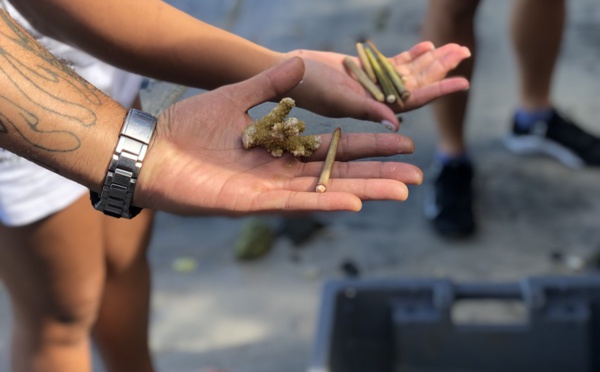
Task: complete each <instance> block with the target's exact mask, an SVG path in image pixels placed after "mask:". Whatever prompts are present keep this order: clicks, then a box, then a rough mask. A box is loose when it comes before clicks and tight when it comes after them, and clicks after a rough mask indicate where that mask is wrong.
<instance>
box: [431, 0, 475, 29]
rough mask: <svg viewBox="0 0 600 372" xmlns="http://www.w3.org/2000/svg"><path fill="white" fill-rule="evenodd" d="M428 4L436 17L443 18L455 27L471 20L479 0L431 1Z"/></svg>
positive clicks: (466, 23)
mask: <svg viewBox="0 0 600 372" xmlns="http://www.w3.org/2000/svg"><path fill="white" fill-rule="evenodd" d="M430 4H431V5H430V6H432V7H435V8H434V9H433V12H434V14H437V17H436V18H437V19H438V20H439V19H443V20H446V21H447V22H449V23H451V24H452V25H453V26H455V27H460V26H465V25H468V24H471V23H472V22H473V18H474V17H475V12H476V11H477V6H478V5H479V0H460V1H456V0H447V1H435V0H434V1H431V2H430Z"/></svg>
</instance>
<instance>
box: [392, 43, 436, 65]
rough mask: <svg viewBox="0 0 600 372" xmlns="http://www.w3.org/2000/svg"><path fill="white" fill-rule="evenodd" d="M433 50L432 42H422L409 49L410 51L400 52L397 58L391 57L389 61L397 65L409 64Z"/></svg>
mask: <svg viewBox="0 0 600 372" xmlns="http://www.w3.org/2000/svg"><path fill="white" fill-rule="evenodd" d="M434 49H435V46H434V45H433V43H432V42H430V41H423V42H420V43H419V44H417V45H415V46H413V47H412V48H410V50H407V51H406V52H402V53H400V54H398V55H397V56H395V57H392V58H391V60H392V62H393V63H395V64H398V65H401V64H406V63H410V62H411V61H414V60H415V59H417V58H419V57H420V56H421V55H423V54H425V53H427V52H430V51H432V50H434Z"/></svg>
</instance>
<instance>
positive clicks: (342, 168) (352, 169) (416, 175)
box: [296, 161, 423, 185]
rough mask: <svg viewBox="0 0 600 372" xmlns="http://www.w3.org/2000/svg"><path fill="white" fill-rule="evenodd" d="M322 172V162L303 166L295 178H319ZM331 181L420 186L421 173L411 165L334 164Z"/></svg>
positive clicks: (366, 162)
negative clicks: (388, 182) (348, 180)
mask: <svg viewBox="0 0 600 372" xmlns="http://www.w3.org/2000/svg"><path fill="white" fill-rule="evenodd" d="M322 170H323V163H322V162H312V163H306V164H304V165H303V166H302V167H301V168H300V169H299V170H298V173H297V174H296V177H319V175H320V174H321V171H322ZM330 177H331V179H338V178H346V179H371V178H372V179H389V180H395V181H400V182H402V183H405V184H409V185H420V184H421V183H422V182H423V172H422V171H421V169H419V168H418V167H416V166H414V165H412V164H406V163H399V162H375V161H361V162H352V163H346V162H335V163H334V165H333V168H332V169H331V176H330Z"/></svg>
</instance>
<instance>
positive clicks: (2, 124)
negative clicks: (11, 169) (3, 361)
mask: <svg viewBox="0 0 600 372" xmlns="http://www.w3.org/2000/svg"><path fill="white" fill-rule="evenodd" d="M0 47H1V50H2V53H1V54H0V86H1V87H2V89H0V147H2V148H5V149H7V150H9V151H12V152H14V153H16V154H18V155H21V156H23V157H25V158H27V159H29V160H31V161H33V162H36V163H38V164H40V165H42V166H44V167H46V168H49V169H51V170H52V171H55V172H57V173H59V174H61V175H63V176H65V177H67V178H70V179H72V180H74V181H76V182H79V183H81V184H84V185H86V186H88V187H90V188H91V189H94V190H96V191H97V190H99V189H100V188H101V185H102V183H103V181H104V177H105V174H106V168H107V165H108V161H109V159H110V157H111V154H112V152H113V150H114V146H115V144H116V141H117V137H118V134H119V130H120V128H121V124H122V123H123V118H124V117H125V113H126V112H125V109H124V108H123V107H121V106H120V105H118V104H117V103H116V102H114V101H113V100H112V99H110V98H109V97H107V96H105V95H104V94H103V93H102V92H100V91H99V90H97V89H96V88H95V87H93V86H92V85H90V84H89V83H88V82H86V81H85V80H83V79H82V78H81V77H79V76H78V75H77V74H76V73H74V72H73V71H72V70H71V69H70V68H69V67H67V66H65V65H64V64H63V63H62V62H61V61H59V60H58V59H56V58H55V57H54V56H53V55H51V54H50V53H49V52H48V51H47V50H45V49H44V48H43V47H42V46H40V45H39V44H38V43H37V42H36V41H35V40H34V39H33V38H32V37H31V36H30V35H29V34H27V33H26V32H25V31H23V30H22V29H21V28H20V27H19V26H18V25H17V24H16V23H15V22H14V21H13V19H12V18H10V16H8V15H7V14H6V12H4V11H3V10H0Z"/></svg>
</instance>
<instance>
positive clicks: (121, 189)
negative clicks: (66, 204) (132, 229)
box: [90, 109, 156, 218]
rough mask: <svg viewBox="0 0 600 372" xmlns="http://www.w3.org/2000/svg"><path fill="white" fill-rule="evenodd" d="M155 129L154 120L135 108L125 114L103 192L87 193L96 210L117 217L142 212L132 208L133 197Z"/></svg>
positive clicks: (133, 215) (134, 207)
mask: <svg viewBox="0 0 600 372" xmlns="http://www.w3.org/2000/svg"><path fill="white" fill-rule="evenodd" d="M155 130H156V118H155V117H153V116H152V115H150V114H148V113H145V112H143V111H139V110H135V109H131V110H129V111H128V113H127V116H126V117H125V120H124V122H123V126H122V129H121V132H120V135H119V139H118V142H117V145H116V147H115V149H114V152H113V153H112V156H111V159H110V163H109V166H108V170H107V172H106V177H105V180H104V182H103V185H102V189H101V190H100V192H98V193H96V192H94V191H92V192H91V194H90V195H91V201H92V205H93V206H94V208H95V209H97V210H99V211H101V212H103V213H104V214H106V215H110V216H112V217H117V218H119V217H125V218H133V217H135V216H136V215H137V214H138V213H139V212H140V211H141V208H138V207H136V206H134V203H133V195H134V194H135V191H136V186H137V181H138V178H139V174H140V171H141V169H142V166H143V165H144V159H145V157H146V153H147V150H148V145H149V143H150V141H151V139H152V137H153V136H154V132H155Z"/></svg>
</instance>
